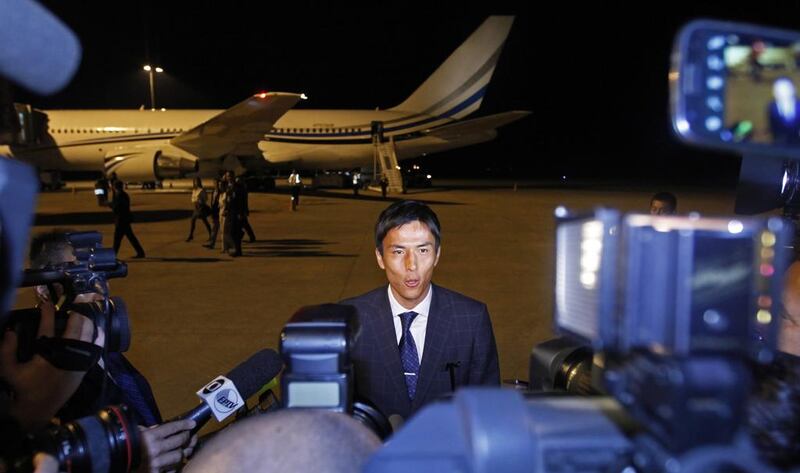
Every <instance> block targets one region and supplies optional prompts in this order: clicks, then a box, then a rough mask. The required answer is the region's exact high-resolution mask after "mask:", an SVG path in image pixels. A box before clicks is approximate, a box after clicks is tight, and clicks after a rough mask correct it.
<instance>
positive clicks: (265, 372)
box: [168, 348, 283, 435]
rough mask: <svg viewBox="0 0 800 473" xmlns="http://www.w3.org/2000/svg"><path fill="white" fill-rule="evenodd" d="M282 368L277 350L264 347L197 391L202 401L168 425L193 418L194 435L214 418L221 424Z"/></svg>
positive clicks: (281, 361) (171, 420)
mask: <svg viewBox="0 0 800 473" xmlns="http://www.w3.org/2000/svg"><path fill="white" fill-rule="evenodd" d="M282 369H283V360H282V359H281V357H280V355H278V353H276V352H275V350H270V349H268V348H265V349H263V350H261V351H259V352H257V353H256V354H254V355H253V356H251V357H250V358H248V359H247V360H246V361H244V362H242V363H239V365H238V366H237V367H236V368H234V369H232V370H230V371H229V372H228V373H227V374H226V375H224V376H217V377H216V378H215V379H214V380H213V381H211V382H210V383H208V384H207V385H205V386H204V387H202V388H201V389H200V390H199V391H197V395H198V396H199V397H200V399H202V400H203V402H202V403H200V404H199V405H198V406H197V407H195V408H194V409H192V410H190V411H188V412H186V413H184V414H181V415H179V416H177V417H174V418H172V419H170V420H169V421H168V422H173V421H176V420H182V419H191V420H193V421H195V424H196V425H195V427H194V429H192V432H191V433H192V435H194V434H195V433H196V432H197V431H198V430H200V428H201V427H202V426H203V425H205V423H206V422H208V420H209V419H210V418H211V416H212V415H213V416H214V417H215V418H216V419H217V421H222V420H224V419H225V418H227V417H228V416H230V415H231V414H233V413H235V412H236V411H237V410H238V409H239V408H240V407H242V406H245V405H246V401H247V399H248V398H250V397H251V396H253V395H254V394H255V393H257V392H258V390H259V389H261V388H262V387H263V386H264V385H265V384H267V383H268V382H269V381H270V380H271V379H272V378H274V377H275V376H277V375H278V373H280V372H281V370H282Z"/></svg>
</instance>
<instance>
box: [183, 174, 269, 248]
mask: <svg viewBox="0 0 800 473" xmlns="http://www.w3.org/2000/svg"><path fill="white" fill-rule="evenodd" d="M247 200H248V195H247V187H246V186H245V184H244V182H243V181H242V179H241V178H238V179H237V178H236V177H235V176H234V173H233V171H226V172H225V174H224V175H223V176H222V177H221V178H219V179H217V180H216V181H215V185H214V190H213V191H212V192H211V196H210V198H209V195H208V192H206V190H205V189H204V188H203V182H202V180H201V179H200V178H199V177H196V178H195V180H194V185H193V187H192V204H193V205H194V212H193V213H192V220H191V224H190V226H189V236H188V237H186V241H187V242H189V241H192V240H193V239H194V229H195V225H196V223H197V220H198V219H199V220H200V221H202V222H203V225H205V227H206V230H208V241H207V242H206V243H205V244H204V245H203V246H205V247H207V248H211V249H213V248H215V247H216V244H217V235H219V231H220V229H221V230H222V252H223V253H227V254H229V255H231V256H241V255H242V238H243V237H244V234H245V233H247V236H248V237H249V239H250V243H252V242H254V241H255V240H256V235H255V233H254V232H253V227H251V226H250V222H249V221H248V219H247V217H248V215H249V214H250V208H249V205H248V202H247ZM209 216H210V217H211V224H209V223H208V217H209Z"/></svg>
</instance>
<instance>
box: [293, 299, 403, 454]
mask: <svg viewBox="0 0 800 473" xmlns="http://www.w3.org/2000/svg"><path fill="white" fill-rule="evenodd" d="M359 333H360V327H359V325H358V317H357V314H356V310H355V308H353V307H351V306H345V305H338V304H322V305H317V306H308V307H303V308H301V309H300V310H298V311H297V312H296V313H295V314H294V315H293V316H292V318H291V319H290V320H289V322H287V323H286V325H285V326H284V328H283V331H282V332H281V341H280V350H281V355H282V356H283V359H284V363H285V365H286V368H285V370H284V372H283V376H282V377H281V393H282V395H283V406H284V407H286V408H293V409H326V410H332V411H336V412H343V413H346V414H349V415H352V416H353V418H355V419H357V420H359V421H360V422H362V423H363V424H364V425H366V426H367V427H369V428H370V429H371V430H372V431H373V432H375V434H377V435H378V436H379V437H380V438H381V439H385V438H387V437H388V436H389V435H390V434H391V433H392V426H391V425H390V424H389V421H388V420H387V419H386V417H385V416H384V415H383V414H381V413H380V412H379V411H378V410H377V409H375V408H374V407H372V406H370V405H369V404H368V403H366V402H365V401H363V400H354V398H353V391H354V389H353V380H354V378H353V365H352V362H351V360H350V349H351V347H352V346H353V344H354V343H355V341H356V340H357V338H358V336H359Z"/></svg>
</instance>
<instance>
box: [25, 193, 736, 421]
mask: <svg viewBox="0 0 800 473" xmlns="http://www.w3.org/2000/svg"><path fill="white" fill-rule="evenodd" d="M468 184H469V183H461V184H460V185H450V186H447V187H435V188H431V189H426V190H411V191H409V194H408V195H406V196H404V197H407V198H414V199H418V200H423V201H425V202H427V203H429V204H430V205H431V206H432V208H433V209H434V210H435V211H436V213H437V214H438V216H439V219H440V221H441V224H442V255H441V260H440V261H439V265H438V267H437V268H436V271H435V275H434V282H435V283H437V284H439V285H442V286H445V287H448V288H451V289H453V290H456V291H459V292H462V293H464V294H467V295H469V296H471V297H473V298H476V299H479V300H482V301H484V302H486V303H487V305H488V307H489V311H490V313H491V316H492V322H493V325H494V331H495V337H496V340H497V343H498V350H499V354H500V365H501V374H502V378H503V379H511V378H520V379H527V378H528V357H529V354H530V351H531V348H532V347H533V346H534V345H535V344H536V343H537V342H540V341H543V340H546V339H548V338H549V337H551V314H552V299H553V296H552V292H553V289H552V286H553V267H554V261H553V260H554V246H553V244H554V221H553V217H552V215H553V209H554V208H555V207H556V206H557V205H559V204H563V205H566V206H567V207H569V208H573V209H588V208H591V207H593V206H596V205H601V204H602V205H606V206H610V207H615V208H619V209H622V210H626V211H647V209H648V205H649V198H650V196H651V195H652V194H653V193H654V192H655V191H658V190H662V189H656V188H652V189H647V188H640V189H639V190H635V191H633V190H626V189H624V188H619V189H616V190H607V189H606V190H603V189H601V188H592V187H588V186H583V187H581V188H577V189H576V188H567V187H560V186H533V187H526V186H520V187H518V188H517V190H514V189H513V187H512V186H513V183H510V182H496V183H493V184H492V185H468ZM473 184H480V183H473ZM674 191H675V193H676V194H677V195H678V198H679V211H680V212H681V213H685V212H689V211H693V210H696V211H699V212H701V213H702V214H706V215H723V214H730V213H731V211H732V208H733V191H732V190H719V189H705V190H703V189H695V190H689V189H683V190H681V189H678V190H674ZM130 195H131V202H132V209H133V211H134V212H135V215H136V222H135V223H134V225H133V227H134V231H135V233H136V235H137V236H138V237H139V240H140V241H141V243H142V245H143V246H144V248H145V250H146V252H147V258H146V259H143V260H132V259H130V258H131V257H132V256H133V254H134V252H133V249H132V248H131V246H130V244H129V243H128V242H127V240H124V241H123V245H122V248H121V250H120V254H119V257H120V259H122V260H125V261H127V262H128V264H129V273H128V277H127V278H124V279H115V280H112V281H111V290H112V294H113V295H117V296H122V297H123V298H124V299H125V301H126V302H127V304H128V309H129V311H130V314H131V326H132V332H133V340H132V345H131V349H130V351H129V352H128V356H129V358H130V359H131V361H132V362H133V363H134V364H135V365H136V366H137V367H138V368H139V370H141V372H142V373H143V374H144V375H145V376H146V377H147V378H148V379H149V380H150V382H151V384H152V386H153V390H154V392H155V396H156V399H157V400H158V403H159V405H160V408H161V412H162V414H163V415H164V417H165V418H169V417H171V416H174V415H177V414H179V413H181V412H184V411H186V410H188V409H190V408H192V407H194V406H195V405H196V404H197V403H198V399H197V397H196V395H195V394H194V393H195V391H196V390H198V389H199V388H200V387H202V386H203V385H204V384H206V383H207V382H208V381H210V380H211V379H213V377H214V376H216V375H218V374H222V373H225V372H227V371H228V370H230V369H231V368H233V367H234V366H235V365H237V364H238V363H239V362H241V361H243V360H244V359H246V358H247V357H249V356H250V355H251V354H252V353H254V352H255V351H257V350H259V349H261V348H265V347H267V348H273V349H276V350H277V349H278V340H279V334H280V332H281V328H282V327H283V324H284V323H285V322H286V320H287V319H288V318H289V317H290V316H291V315H292V314H293V313H294V311H295V310H297V309H298V308H299V307H301V306H304V305H310V304H319V303H324V302H335V301H338V300H340V299H342V298H345V297H349V296H354V295H358V294H361V293H363V292H366V291H368V290H370V289H373V288H375V287H377V286H379V285H383V284H385V282H386V280H385V276H384V273H383V272H382V271H381V270H380V269H379V268H378V267H377V264H376V262H375V256H374V238H373V225H374V223H375V219H376V217H377V216H378V214H379V213H380V211H381V210H382V209H383V208H385V207H386V205H388V202H387V201H384V200H382V199H381V198H380V196H379V195H377V194H375V193H373V192H369V191H365V192H362V193H361V195H360V196H359V197H357V198H356V197H354V196H353V195H352V192H350V191H344V190H331V191H319V192H317V193H315V194H313V195H303V196H302V197H301V201H300V206H299V210H298V211H297V212H294V213H293V212H291V211H290V209H289V196H288V194H287V193H283V192H281V190H278V191H276V192H275V193H265V194H260V193H252V194H250V209H251V214H250V222H251V224H252V226H253V228H254V229H255V232H256V236H257V238H258V240H257V241H256V242H255V243H247V242H246V241H247V240H246V238H245V243H244V245H243V246H244V256H243V257H241V258H231V257H229V256H227V255H224V254H222V253H221V252H220V250H219V249H217V250H210V249H207V248H204V247H203V246H201V245H202V243H204V242H205V240H206V238H207V232H206V230H205V228H204V227H203V225H202V224H201V223H200V222H198V227H197V229H196V231H195V239H194V241H192V242H188V243H187V242H185V241H184V240H185V239H186V237H187V234H188V227H189V217H190V216H191V204H190V201H189V200H190V198H189V194H188V192H184V193H177V192H158V191H135V190H134V191H130ZM391 198H394V197H392V196H390V199H391ZM57 227H61V228H72V229H76V230H98V231H100V232H102V234H103V241H104V243H105V245H106V246H109V247H110V246H111V245H112V243H113V223H112V215H111V213H110V212H109V211H108V210H107V209H105V208H101V207H99V206H98V205H97V203H96V201H95V198H94V196H93V194H92V193H91V192H88V191H76V192H53V193H45V194H42V195H40V197H39V202H38V214H37V219H36V225H35V228H34V232H40V231H45V230H49V229H51V228H57ZM218 247H219V245H218ZM31 302H32V296H31V295H30V293H29V292H26V293H25V294H24V295H21V296H20V298H19V299H18V301H17V306H18V307H22V306H26V305H27V304H30V303H31Z"/></svg>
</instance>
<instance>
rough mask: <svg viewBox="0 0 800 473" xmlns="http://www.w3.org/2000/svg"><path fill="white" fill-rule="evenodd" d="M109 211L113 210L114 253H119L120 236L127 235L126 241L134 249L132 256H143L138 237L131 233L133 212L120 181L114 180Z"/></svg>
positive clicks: (129, 199)
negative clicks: (112, 196) (112, 197)
mask: <svg viewBox="0 0 800 473" xmlns="http://www.w3.org/2000/svg"><path fill="white" fill-rule="evenodd" d="M111 211H112V212H114V253H116V254H119V247H120V245H121V244H122V237H123V236H126V237H128V241H130V242H131V245H133V249H134V250H136V256H134V258H144V248H142V245H141V244H139V239H138V238H136V235H134V234H133V227H131V223H132V222H133V213H131V198H130V197H128V193H127V192H125V186H124V185H123V183H122V181H114V199H113V200H112V201H111Z"/></svg>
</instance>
